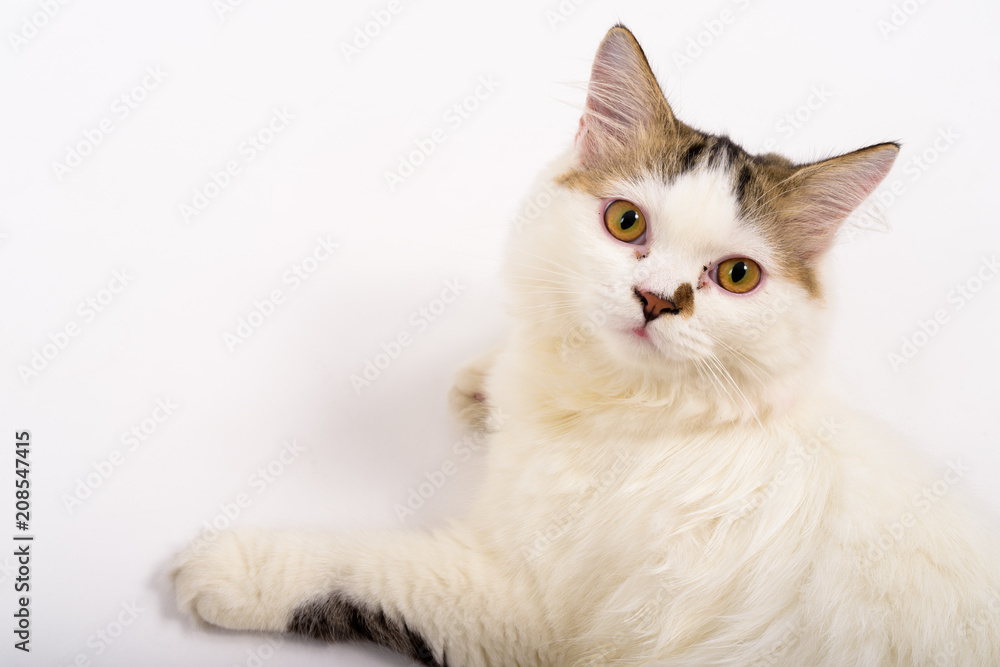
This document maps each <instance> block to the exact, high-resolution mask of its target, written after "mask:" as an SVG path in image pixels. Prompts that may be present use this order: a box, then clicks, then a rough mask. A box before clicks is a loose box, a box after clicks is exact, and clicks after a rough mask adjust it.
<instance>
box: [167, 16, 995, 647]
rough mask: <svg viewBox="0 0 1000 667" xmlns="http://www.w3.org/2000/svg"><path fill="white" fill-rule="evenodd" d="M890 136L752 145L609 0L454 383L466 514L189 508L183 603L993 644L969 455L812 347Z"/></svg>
mask: <svg viewBox="0 0 1000 667" xmlns="http://www.w3.org/2000/svg"><path fill="white" fill-rule="evenodd" d="M898 150H899V146H898V145H897V144H895V143H882V144H877V145H873V146H868V147H867V148H862V149H860V150H856V151H854V152H851V153H847V154H845V155H840V156H837V157H833V158H830V159H826V160H822V161H818V162H814V163H810V164H795V163H793V162H792V161H790V160H788V159H786V158H784V157H781V156H779V155H775V154H767V155H752V154H750V153H748V152H746V151H745V150H743V149H742V148H741V147H739V146H738V145H736V144H735V143H733V142H732V141H731V140H730V139H728V138H727V137H725V136H715V135H711V134H706V133H704V132H700V131H698V130H695V129H693V128H692V127H690V126H688V125H686V124H684V123H683V122H681V121H680V120H678V119H677V118H676V117H675V116H674V113H673V111H672V109H671V107H670V106H669V104H668V103H667V101H666V99H665V98H664V96H663V93H662V92H661V89H660V86H659V84H658V83H657V80H656V78H655V76H654V74H653V72H652V71H651V69H650V66H649V63H648V62H647V60H646V56H645V55H644V53H643V51H642V48H641V47H640V46H639V44H638V42H637V41H636V39H635V37H634V36H633V35H632V33H631V32H630V31H629V30H628V29H626V28H625V27H623V26H620V25H619V26H615V27H614V28H612V29H611V30H610V31H609V32H608V33H607V35H606V36H605V38H604V40H603V41H602V42H601V44H600V47H599V49H598V52H597V55H596V57H595V60H594V63H593V67H592V72H591V78H590V81H589V84H588V89H587V97H586V102H585V107H584V111H583V114H582V118H581V120H580V124H579V129H578V132H577V134H576V138H575V141H574V143H573V146H572V148H571V149H570V150H569V151H568V152H567V153H566V154H565V155H563V156H562V157H561V158H559V159H557V160H556V161H555V162H554V163H553V164H552V165H550V166H549V168H548V169H547V170H546V171H545V172H544V173H543V174H542V176H541V178H540V179H539V181H538V185H537V190H536V191H535V192H534V193H532V195H531V201H536V202H543V201H544V202H545V203H546V205H545V206H540V207H539V208H541V209H542V210H541V213H540V214H539V215H538V216H537V217H534V218H533V219H532V220H531V221H530V222H529V223H527V224H524V225H522V226H521V228H520V229H519V230H518V231H517V232H516V233H513V234H512V238H511V241H510V247H509V250H508V253H507V256H506V257H507V259H506V263H505V265H504V269H503V273H504V280H505V283H506V286H507V288H508V290H509V293H510V305H509V311H510V318H511V320H512V324H511V330H510V331H509V333H508V335H507V338H506V342H505V343H504V344H503V345H502V346H501V347H500V348H498V349H497V350H493V351H491V352H488V353H486V354H484V355H483V356H482V357H480V358H478V359H476V360H474V361H473V362H472V363H471V364H470V365H469V366H467V367H466V368H464V369H462V370H460V371H459V373H458V375H457V377H456V382H455V386H454V388H453V389H452V392H451V395H450V401H451V403H452V404H453V406H454V407H455V409H456V411H457V413H458V414H459V415H460V416H461V417H462V419H463V420H464V421H465V422H467V423H468V424H469V425H470V426H472V427H475V428H479V429H485V430H488V431H490V436H489V437H490V444H489V452H488V460H487V466H488V470H487V475H486V479H485V481H484V482H483V486H482V489H481V490H480V493H479V496H478V498H477V500H476V501H475V502H474V503H473V505H472V506H471V507H470V508H469V511H468V513H467V514H466V515H465V516H464V517H463V518H460V519H458V520H455V521H453V522H452V523H450V524H447V525H445V526H442V527H440V528H437V529H435V530H428V531H418V530H412V531H395V532H394V531H371V532H357V533H345V534H316V533H309V532H295V531H283V532H268V531H263V530H257V529H252V528H240V529H236V530H233V531H230V532H225V533H221V534H218V535H212V536H203V537H202V538H201V539H199V540H196V541H195V542H194V543H193V544H192V545H191V546H190V547H189V548H188V549H187V550H186V551H185V552H183V553H182V554H180V555H179V556H178V557H177V559H176V561H175V563H174V565H173V569H172V577H173V581H174V584H175V587H176V595H177V600H178V604H179V605H180V607H181V608H182V609H184V610H186V611H188V612H190V614H192V615H193V616H195V617H196V618H198V619H200V620H202V621H205V622H208V623H210V624H215V625H218V626H222V627H225V628H232V629H238V630H253V631H266V632H287V633H296V634H302V635H307V636H310V637H314V638H318V639H321V640H329V641H356V640H361V641H370V642H375V643H378V644H381V645H382V646H385V647H388V648H390V649H392V650H395V651H398V652H400V653H402V654H404V655H406V656H409V657H410V658H412V659H414V660H416V661H417V662H419V663H421V664H425V665H446V664H447V665H452V666H455V665H467V666H480V665H502V666H514V665H558V666H561V665H647V664H658V665H796V666H802V665H1000V541H998V539H997V535H996V532H995V530H994V526H993V525H992V521H993V519H992V517H989V516H987V515H982V516H981V515H980V514H979V513H978V512H979V510H974V509H970V507H971V505H969V504H968V503H966V501H964V500H962V499H961V498H960V496H961V492H960V490H959V489H958V488H957V487H956V484H957V483H958V482H959V481H960V479H961V477H962V476H963V475H964V474H965V472H966V470H967V469H966V468H964V467H963V466H962V464H961V462H951V463H950V464H949V465H948V466H935V465H931V464H928V463H925V462H923V461H922V460H921V459H920V458H919V457H918V456H916V455H915V454H914V453H912V452H909V451H907V449H906V448H905V446H902V445H900V444H899V442H898V440H897V437H896V436H895V435H894V434H893V433H891V432H890V431H889V430H888V429H887V428H885V427H882V426H880V425H879V424H878V423H877V422H876V421H874V420H872V419H870V418H868V417H866V416H864V415H863V414H859V413H857V412H855V411H854V410H852V409H851V408H849V407H847V405H846V404H844V403H843V402H841V401H839V400H838V399H837V398H836V397H835V396H834V395H833V394H832V393H831V392H830V391H828V390H827V389H826V386H827V385H826V383H825V382H824V381H823V377H824V374H823V368H822V364H821V363H820V360H819V358H818V357H819V355H818V354H817V353H816V349H817V348H818V347H819V346H820V344H821V342H822V340H823V337H824V332H825V330H826V327H827V308H826V302H827V292H828V291H827V289H825V287H824V285H826V284H827V282H826V279H825V277H824V276H825V269H824V265H825V263H826V262H825V258H826V257H827V255H828V251H829V249H830V247H831V245H832V244H833V243H834V241H835V237H836V234H837V231H838V228H839V227H841V226H842V225H843V224H844V222H845V219H846V218H847V217H848V215H849V214H851V213H852V211H854V210H856V209H858V207H859V206H861V205H862V203H863V202H864V201H865V200H866V198H867V197H868V195H869V194H870V193H871V192H872V191H873V190H874V189H875V187H876V186H877V185H878V184H879V182H881V181H882V180H883V179H884V178H885V177H886V175H887V174H888V173H889V170H890V168H891V166H892V164H893V161H894V159H895V158H896V155H897V153H898ZM543 193H544V194H545V196H542V195H543Z"/></svg>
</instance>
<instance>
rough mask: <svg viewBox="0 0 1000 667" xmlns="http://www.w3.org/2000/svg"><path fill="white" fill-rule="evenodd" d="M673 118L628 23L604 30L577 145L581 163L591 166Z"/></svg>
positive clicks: (671, 122)
mask: <svg viewBox="0 0 1000 667" xmlns="http://www.w3.org/2000/svg"><path fill="white" fill-rule="evenodd" d="M675 122H676V120H675V119H674V115H673V112H672V111H671V110H670V106H669V105H668V104H667V100H666V98H664V97H663V92H662V91H661V90H660V85H659V84H658V83H657V82H656V76H655V75H654V74H653V70H652V69H650V67H649V62H648V61H647V60H646V55H645V54H644V53H643V51H642V47H641V46H639V42H638V41H636V39H635V36H633V35H632V33H631V31H629V29H628V28H626V27H625V26H622V25H617V26H615V27H614V28H612V29H611V30H609V31H608V34H607V35H605V36H604V40H603V41H601V45H600V46H599V47H598V49H597V55H596V56H595V57H594V66H593V68H592V69H591V72H590V83H589V84H588V86H587V103H586V107H585V108H584V112H583V117H582V118H581V119H580V129H579V132H577V135H576V148H577V153H578V155H579V158H580V162H581V163H582V166H583V167H585V168H588V167H592V166H595V165H596V164H599V163H600V162H602V161H604V160H608V159H614V157H615V156H616V155H617V154H619V153H620V151H621V149H622V148H624V147H629V146H635V145H636V144H637V143H639V142H641V140H642V138H643V136H644V135H646V134H647V133H648V132H649V130H650V129H652V128H654V127H656V126H664V125H666V126H672V125H673V124H674V123H675Z"/></svg>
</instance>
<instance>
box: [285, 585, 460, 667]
mask: <svg viewBox="0 0 1000 667" xmlns="http://www.w3.org/2000/svg"><path fill="white" fill-rule="evenodd" d="M288 632H292V633H295V634H299V635H305V636H307V637H311V638H313V639H318V640H320V641H325V642H353V641H367V642H373V643H375V644H378V645H380V646H384V647H386V648H388V649H391V650H393V651H396V652H397V653H401V654H402V655H405V656H407V657H409V658H412V659H413V660H416V661H417V662H419V663H420V664H422V665H431V666H432V667H447V666H448V660H447V658H446V657H442V661H441V662H438V661H437V659H436V658H435V657H434V652H433V651H432V650H431V647H430V646H429V645H428V644H427V641H426V640H425V639H424V638H423V637H422V636H421V635H420V634H419V633H417V632H415V631H413V630H412V629H410V628H409V627H408V626H407V625H406V622H405V621H403V620H402V619H399V620H397V619H394V618H391V617H389V616H387V615H386V613H385V612H384V611H383V610H382V609H380V608H373V607H369V606H367V605H363V604H359V603H356V602H352V601H351V600H349V599H347V597H345V596H343V595H341V594H339V593H332V594H331V595H329V596H328V597H326V598H321V599H319V600H315V601H313V602H310V603H308V604H304V605H302V606H301V607H299V608H297V609H296V610H295V612H294V613H293V614H292V620H291V622H289V624H288Z"/></svg>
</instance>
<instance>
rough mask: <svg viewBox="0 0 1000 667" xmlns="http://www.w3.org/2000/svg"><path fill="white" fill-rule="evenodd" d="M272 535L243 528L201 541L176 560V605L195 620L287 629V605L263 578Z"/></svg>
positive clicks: (233, 627) (173, 575) (236, 626)
mask: <svg viewBox="0 0 1000 667" xmlns="http://www.w3.org/2000/svg"><path fill="white" fill-rule="evenodd" d="M271 542H272V540H271V539H270V536H269V534H268V533H266V532H264V531H259V530H251V529H238V530H227V531H224V532H221V533H214V534H212V533H209V534H206V535H203V536H202V537H200V538H198V539H197V540H195V541H194V542H192V543H191V545H189V546H188V548H187V549H185V550H184V551H182V552H181V553H180V554H178V556H177V557H176V558H175V559H174V563H173V567H172V569H171V572H170V576H171V579H172V580H173V583H174V587H175V590H176V595H177V605H178V606H179V607H180V608H181V609H182V610H183V611H186V612H188V613H190V614H191V615H193V616H194V617H195V618H197V619H199V620H202V621H205V622H207V623H211V624H212V625H218V626H221V627H224V628H229V629H231V630H263V631H282V630H285V628H286V626H287V623H288V618H287V613H288V612H287V610H286V609H284V608H283V607H284V605H281V604H279V603H278V602H279V601H278V600H275V599H273V597H274V596H273V595H272V594H271V593H270V592H269V590H268V589H269V588H270V586H269V582H267V581H265V580H264V579H263V577H264V571H263V570H264V569H265V565H266V564H267V561H268V558H269V552H270V551H271V547H270V543H271Z"/></svg>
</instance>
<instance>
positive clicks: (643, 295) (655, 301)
mask: <svg viewBox="0 0 1000 667" xmlns="http://www.w3.org/2000/svg"><path fill="white" fill-rule="evenodd" d="M635 296H636V298H637V299H639V303H641V304H642V314H643V316H644V317H645V318H646V321H647V322H651V321H653V320H655V319H656V318H657V317H659V316H660V315H662V314H663V313H671V314H676V313H679V312H680V309H679V308H677V306H675V305H674V304H673V302H672V301H668V300H667V299H664V298H663V297H662V296H660V295H658V294H653V293H652V292H647V291H646V290H641V289H639V288H638V287H637V288H635Z"/></svg>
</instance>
